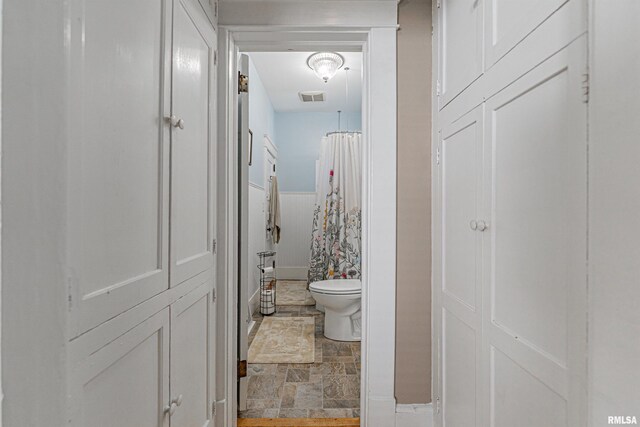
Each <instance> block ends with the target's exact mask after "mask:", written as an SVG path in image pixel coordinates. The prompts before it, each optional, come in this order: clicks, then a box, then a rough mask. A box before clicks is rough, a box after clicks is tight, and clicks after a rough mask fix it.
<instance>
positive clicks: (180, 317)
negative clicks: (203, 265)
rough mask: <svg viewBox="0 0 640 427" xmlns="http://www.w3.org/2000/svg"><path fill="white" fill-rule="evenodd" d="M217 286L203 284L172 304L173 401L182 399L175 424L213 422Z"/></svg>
mask: <svg viewBox="0 0 640 427" xmlns="http://www.w3.org/2000/svg"><path fill="white" fill-rule="evenodd" d="M212 292H213V286H212V283H211V282H210V281H208V282H206V283H203V284H202V285H201V286H200V287H198V288H197V289H195V290H193V291H191V292H190V293H188V294H187V295H185V296H184V297H182V298H180V299H179V300H178V301H177V302H175V303H173V304H172V305H171V399H176V398H178V397H179V396H182V399H181V404H180V406H179V407H178V408H177V409H176V411H175V413H174V414H173V415H172V416H171V425H172V426H180V427H203V426H207V425H209V423H211V422H212V421H211V415H212V412H211V411H212V405H213V403H214V397H213V393H212V391H213V386H214V375H213V371H214V369H215V366H214V365H213V357H214V351H213V334H214V323H213V322H214V319H215V317H214V313H213V296H212Z"/></svg>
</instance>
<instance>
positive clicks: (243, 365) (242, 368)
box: [238, 360, 247, 378]
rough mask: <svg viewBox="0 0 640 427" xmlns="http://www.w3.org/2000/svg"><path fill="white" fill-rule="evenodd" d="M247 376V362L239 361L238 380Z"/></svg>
mask: <svg viewBox="0 0 640 427" xmlns="http://www.w3.org/2000/svg"><path fill="white" fill-rule="evenodd" d="M246 376H247V361H246V360H238V378H244V377H246Z"/></svg>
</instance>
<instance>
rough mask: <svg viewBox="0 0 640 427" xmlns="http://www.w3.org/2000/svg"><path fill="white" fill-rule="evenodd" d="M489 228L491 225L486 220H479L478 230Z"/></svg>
mask: <svg viewBox="0 0 640 427" xmlns="http://www.w3.org/2000/svg"><path fill="white" fill-rule="evenodd" d="M487 228H489V226H488V225H487V223H486V222H484V221H478V230H480V231H484V230H486V229H487Z"/></svg>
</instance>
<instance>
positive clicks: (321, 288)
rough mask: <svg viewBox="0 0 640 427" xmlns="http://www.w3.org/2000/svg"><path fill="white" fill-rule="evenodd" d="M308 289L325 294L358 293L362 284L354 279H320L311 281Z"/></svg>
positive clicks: (360, 291)
mask: <svg viewBox="0 0 640 427" xmlns="http://www.w3.org/2000/svg"><path fill="white" fill-rule="evenodd" d="M309 290H310V291H314V292H317V293H319V294H325V295H359V294H361V293H362V284H361V282H360V280H356V279H336V280H321V281H319V282H313V283H311V284H310V285H309Z"/></svg>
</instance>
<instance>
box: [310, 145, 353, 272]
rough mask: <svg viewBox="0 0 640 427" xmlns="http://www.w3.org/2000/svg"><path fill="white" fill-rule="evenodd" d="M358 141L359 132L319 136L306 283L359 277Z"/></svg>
mask: <svg viewBox="0 0 640 427" xmlns="http://www.w3.org/2000/svg"><path fill="white" fill-rule="evenodd" d="M361 141H362V138H361V135H360V134H359V133H334V134H330V135H329V136H328V137H324V138H322V142H321V152H320V167H319V172H318V179H317V181H318V182H317V183H316V187H317V188H316V204H315V211H314V214H313V230H312V239H311V257H310V262H309V278H308V281H309V283H313V282H317V281H319V280H327V279H359V278H360V250H361V246H362V227H361V203H362V202H361V200H362V187H361V153H362V142H361Z"/></svg>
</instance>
